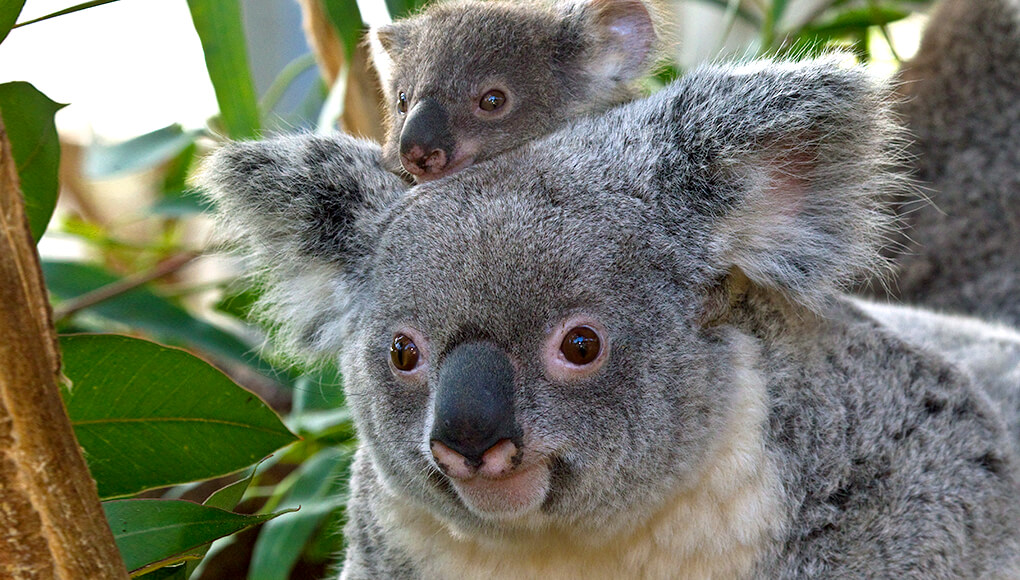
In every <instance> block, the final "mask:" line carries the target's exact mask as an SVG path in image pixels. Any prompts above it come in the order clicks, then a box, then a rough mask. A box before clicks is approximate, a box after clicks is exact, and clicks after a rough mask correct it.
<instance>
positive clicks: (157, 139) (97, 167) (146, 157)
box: [85, 124, 202, 179]
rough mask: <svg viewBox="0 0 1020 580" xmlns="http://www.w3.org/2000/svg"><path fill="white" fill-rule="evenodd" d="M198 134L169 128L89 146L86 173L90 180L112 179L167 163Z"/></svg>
mask: <svg viewBox="0 0 1020 580" xmlns="http://www.w3.org/2000/svg"><path fill="white" fill-rule="evenodd" d="M201 133H202V132H201V131H185V130H184V129H183V128H182V127H181V126H180V125H176V124H175V125H170V126H169V127H163V128H162V129H157V130H155V131H153V132H151V133H146V134H145V135H141V136H139V137H135V138H134V139H130V140H128V141H125V142H123V143H118V144H116V145H95V146H92V147H89V149H88V151H87V153H86V156H85V173H86V174H87V175H88V176H89V177H91V178H93V179H103V178H107V177H114V176H116V175H120V174H123V173H128V172H137V171H144V170H146V169H150V168H152V167H155V166H157V165H161V164H163V163H166V162H168V161H170V160H171V159H173V158H174V157H176V156H177V155H179V154H180V153H181V152H182V151H184V150H185V149H187V148H188V147H189V146H190V145H192V144H194V142H195V139H197V138H198V136H199V135H201Z"/></svg>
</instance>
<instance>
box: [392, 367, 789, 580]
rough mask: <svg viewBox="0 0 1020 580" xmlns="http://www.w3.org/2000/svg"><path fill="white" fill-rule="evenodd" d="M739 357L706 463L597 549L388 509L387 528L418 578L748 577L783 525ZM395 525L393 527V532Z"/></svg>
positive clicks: (759, 394)
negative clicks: (731, 398)
mask: <svg viewBox="0 0 1020 580" xmlns="http://www.w3.org/2000/svg"><path fill="white" fill-rule="evenodd" d="M747 350H748V351H750V352H748V353H747V354H748V355H749V356H748V357H747V358H749V359H751V360H746V359H745V361H743V362H746V363H748V364H747V365H746V366H744V367H743V368H744V369H745V370H744V371H742V373H741V374H740V375H739V377H738V382H739V383H740V384H739V392H740V393H741V396H740V398H739V400H738V402H737V404H736V405H735V408H734V410H733V413H732V415H731V417H730V421H729V424H728V428H727V430H726V433H725V436H724V437H722V438H721V440H720V442H719V445H718V447H717V448H716V450H715V453H714V456H713V458H712V459H711V460H709V461H708V462H707V465H708V467H707V468H706V469H705V471H704V473H702V474H701V477H700V478H699V480H698V483H697V484H696V485H694V486H692V487H691V488H689V489H686V490H684V491H683V492H681V493H678V494H677V495H676V496H674V497H673V498H671V499H670V500H668V501H667V502H665V503H664V504H663V505H662V507H661V508H659V509H658V510H657V511H656V512H655V513H654V514H653V515H652V517H650V518H647V520H646V521H645V522H643V523H641V524H640V525H638V526H636V527H633V526H632V527H631V528H630V529H629V530H628V532H627V533H626V534H620V535H619V536H617V537H615V538H613V539H611V540H610V541H608V542H606V543H604V544H600V545H598V546H590V545H583V544H579V543H577V542H575V541H570V540H567V539H565V537H564V535H563V534H556V533H554V532H549V533H547V534H535V535H534V536H531V537H529V539H528V540H526V541H519V540H513V541H506V542H494V541H493V540H492V539H488V540H483V539H478V538H474V537H465V536H463V535H458V534H454V533H452V532H451V530H450V529H449V528H448V527H447V526H445V525H444V524H443V523H441V522H440V521H438V520H436V519H435V518H434V517H433V516H432V515H431V514H429V513H428V512H427V511H425V510H422V509H420V508H416V507H412V506H408V505H401V506H393V511H392V512H390V516H391V517H392V519H391V520H390V521H389V522H387V524H388V525H387V526H386V527H387V528H389V529H390V530H391V531H394V532H396V533H397V534H398V535H399V536H401V539H402V541H401V543H402V544H403V545H404V547H405V549H407V550H409V551H410V552H411V553H412V555H413V556H412V557H413V559H414V560H415V561H416V562H418V563H419V564H421V565H422V566H423V568H424V574H423V576H424V577H425V578H452V579H456V580H468V579H479V580H494V579H501V578H508V579H510V578H512V579H514V580H519V579H526V578H534V579H542V580H553V579H558V578H564V579H567V578H570V579H576V578H581V579H584V580H597V579H602V578H605V579H614V580H617V579H621V578H628V579H629V578H690V579H709V578H719V579H727V580H729V579H735V578H742V577H747V576H748V575H749V574H750V573H751V571H752V570H753V568H754V565H755V563H756V562H757V561H758V560H759V559H760V558H761V556H762V555H764V553H765V552H766V551H767V550H768V549H769V548H770V546H772V545H773V542H774V540H773V539H774V538H776V537H779V536H780V535H781V531H782V528H783V527H784V525H785V515H784V510H783V508H782V504H783V501H782V489H781V486H780V483H779V481H778V478H777V476H776V472H775V467H774V465H773V464H772V462H771V461H770V460H769V458H768V456H767V455H766V452H765V449H764V446H763V443H762V425H763V422H764V421H765V417H766V402H765V384H764V381H763V379H762V378H761V376H760V374H759V373H758V372H757V371H754V370H752V369H753V362H754V361H753V359H754V358H755V357H754V356H753V355H752V354H751V352H753V350H754V349H753V348H748V349H747ZM398 530H399V531H398Z"/></svg>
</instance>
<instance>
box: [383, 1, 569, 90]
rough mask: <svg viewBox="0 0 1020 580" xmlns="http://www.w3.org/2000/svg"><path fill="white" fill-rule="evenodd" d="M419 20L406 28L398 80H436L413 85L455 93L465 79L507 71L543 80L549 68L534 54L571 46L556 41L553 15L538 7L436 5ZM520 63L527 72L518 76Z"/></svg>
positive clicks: (479, 79) (477, 79)
mask: <svg viewBox="0 0 1020 580" xmlns="http://www.w3.org/2000/svg"><path fill="white" fill-rule="evenodd" d="M420 18H421V21H420V22H419V25H418V26H415V27H413V28H411V29H410V31H409V32H410V35H409V38H408V42H407V44H406V48H405V49H403V54H402V55H401V58H400V59H398V60H397V68H396V69H395V71H394V72H395V74H394V81H395V82H397V83H398V84H401V83H405V84H408V85H413V84H414V83H415V82H416V80H420V79H425V80H428V81H429V82H430V84H432V83H435V86H429V87H415V88H416V89H424V90H431V91H436V90H440V91H450V92H452V93H453V94H458V93H459V92H461V91H463V90H464V88H465V87H464V86H463V83H464V82H465V81H466V80H469V79H474V80H475V82H486V81H492V80H498V81H503V82H507V81H508V80H511V79H507V78H502V77H506V76H507V75H508V74H510V73H513V78H514V80H521V79H532V80H533V81H535V82H536V83H537V82H541V81H542V80H543V79H546V78H548V77H550V76H551V71H550V67H549V63H548V62H546V61H544V60H542V59H539V61H538V62H536V58H535V57H536V55H549V56H554V55H556V54H558V53H559V52H562V51H563V50H571V49H570V48H563V47H558V46H557V45H556V44H557V43H556V42H555V41H556V36H557V32H558V28H557V27H556V26H555V24H554V22H555V19H554V18H553V17H552V16H550V14H549V13H547V11H546V10H544V9H542V8H541V7H539V6H532V5H525V6H521V5H516V4H511V3H508V2H491V3H474V4H472V6H471V9H470V10H464V9H462V8H459V7H458V5H456V4H454V5H451V6H444V5H437V6H436V7H435V8H433V9H431V10H430V11H429V12H427V13H426V14H423V15H422V16H421V17H420ZM437 31H444V32H443V33H437ZM465 55H471V56H470V58H467V57H466V56H465ZM520 67H527V68H528V70H529V73H528V74H526V75H522V74H519V69H520ZM487 77H500V78H487ZM472 88H474V89H475V90H482V89H483V87H480V86H479V87H472ZM484 88H488V87H484Z"/></svg>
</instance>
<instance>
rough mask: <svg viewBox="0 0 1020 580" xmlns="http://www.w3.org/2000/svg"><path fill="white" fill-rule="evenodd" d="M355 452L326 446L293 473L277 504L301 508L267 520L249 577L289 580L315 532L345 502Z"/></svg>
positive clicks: (253, 556)
mask: <svg viewBox="0 0 1020 580" xmlns="http://www.w3.org/2000/svg"><path fill="white" fill-rule="evenodd" d="M351 459H352V454H351V453H348V452H345V451H341V450H339V449H336V448H333V447H327V448H325V449H323V450H322V451H320V452H319V453H317V454H316V455H315V456H313V457H311V458H309V459H308V460H307V461H306V462H305V463H303V464H302V465H301V467H300V468H298V470H297V471H296V472H294V473H293V474H292V478H293V485H292V487H291V488H290V492H289V493H288V494H287V496H286V497H284V499H283V501H282V502H281V503H280V505H279V506H278V507H288V508H294V507H298V506H300V507H301V509H300V510H299V511H295V512H291V513H288V514H286V515H284V516H281V517H280V518H277V519H276V520H273V522H270V523H267V524H266V525H264V526H263V527H262V529H261V530H260V531H259V537H258V539H257V540H256V541H255V551H254V553H253V554H252V559H251V568H250V570H249V573H248V577H249V578H258V579H259V580H287V578H289V577H290V572H291V570H292V569H293V568H294V564H295V563H296V562H297V560H298V557H299V556H300V555H301V552H302V551H303V549H304V547H305V545H306V544H307V543H308V542H309V541H310V540H311V538H312V536H313V534H314V533H315V531H316V530H317V529H319V527H320V526H321V525H322V524H323V522H325V521H326V519H327V517H328V516H329V515H330V514H331V513H333V512H334V511H336V510H338V509H341V508H343V507H344V505H346V495H345V494H344V490H346V487H347V479H348V472H349V470H350V464H351Z"/></svg>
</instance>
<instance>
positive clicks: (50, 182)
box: [0, 81, 64, 241]
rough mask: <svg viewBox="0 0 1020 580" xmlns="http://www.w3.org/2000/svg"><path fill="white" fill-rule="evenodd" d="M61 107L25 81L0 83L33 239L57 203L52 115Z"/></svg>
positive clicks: (1, 110)
mask: <svg viewBox="0 0 1020 580" xmlns="http://www.w3.org/2000/svg"><path fill="white" fill-rule="evenodd" d="M63 107H64V105H62V104H60V103H55V102H53V101H52V100H50V98H49V97H47V96H46V95H44V94H42V93H41V92H39V91H38V90H37V89H36V88H35V87H33V86H32V85H31V84H29V83H26V82H21V81H17V82H12V83H4V84H0V116H2V117H3V122H4V127H5V129H6V131H7V138H8V139H9V140H10V142H11V153H12V155H13V156H14V164H15V166H16V167H17V170H18V179H20V180H21V192H22V194H23V195H24V196H25V212H26V213H27V214H28V225H29V227H30V228H31V230H32V237H33V238H35V240H36V241H39V238H41V237H42V235H43V232H45V231H46V226H47V225H48V224H49V223H50V217H51V216H52V215H53V208H54V207H56V205H57V193H58V191H59V179H58V170H59V168H60V138H59V137H58V136H57V126H56V125H55V124H54V122H53V116H54V115H55V114H56V113H57V111H59V110H60V109H62V108H63Z"/></svg>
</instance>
